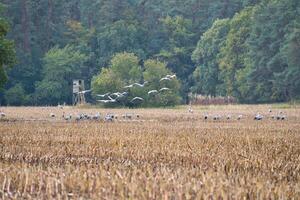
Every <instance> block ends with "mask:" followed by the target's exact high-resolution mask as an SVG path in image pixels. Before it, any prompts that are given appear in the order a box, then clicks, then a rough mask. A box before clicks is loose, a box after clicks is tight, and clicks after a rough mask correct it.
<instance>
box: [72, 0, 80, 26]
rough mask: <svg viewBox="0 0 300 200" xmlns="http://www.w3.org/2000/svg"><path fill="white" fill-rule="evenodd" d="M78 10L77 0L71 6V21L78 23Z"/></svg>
mask: <svg viewBox="0 0 300 200" xmlns="http://www.w3.org/2000/svg"><path fill="white" fill-rule="evenodd" d="M80 18H81V16H80V9H79V1H78V0H77V1H76V2H75V3H73V4H72V6H71V19H73V20H76V21H80Z"/></svg>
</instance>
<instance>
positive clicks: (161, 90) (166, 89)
mask: <svg viewBox="0 0 300 200" xmlns="http://www.w3.org/2000/svg"><path fill="white" fill-rule="evenodd" d="M169 90H171V89H170V88H166V87H164V88H161V89H160V90H159V91H160V92H164V91H169Z"/></svg>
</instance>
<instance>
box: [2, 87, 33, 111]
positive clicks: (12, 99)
mask: <svg viewBox="0 0 300 200" xmlns="http://www.w3.org/2000/svg"><path fill="white" fill-rule="evenodd" d="M28 98H29V97H28V96H26V94H25V90H24V89H23V87H22V85H21V84H20V83H19V84H16V85H15V86H14V87H12V88H10V89H9V90H7V91H6V92H5V99H6V101H7V104H8V105H10V106H21V105H26V104H27V103H28Z"/></svg>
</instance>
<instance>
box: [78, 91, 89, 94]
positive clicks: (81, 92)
mask: <svg viewBox="0 0 300 200" xmlns="http://www.w3.org/2000/svg"><path fill="white" fill-rule="evenodd" d="M91 91H92V90H83V91H80V92H78V94H85V93H88V92H91Z"/></svg>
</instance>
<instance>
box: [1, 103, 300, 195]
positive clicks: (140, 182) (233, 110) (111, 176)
mask: <svg viewBox="0 0 300 200" xmlns="http://www.w3.org/2000/svg"><path fill="white" fill-rule="evenodd" d="M268 108H269V106H267V105H259V106H240V105H236V106H208V107H201V106H199V107H195V108H194V113H193V114H191V113H188V112H187V107H180V108H177V109H138V110H125V109H116V110H101V109H95V108H93V109H74V108H65V109H63V110H61V109H59V108H51V107H49V108H33V107H28V108H25V107H22V108H12V107H7V108H1V110H3V111H4V112H5V113H6V114H7V117H6V118H7V119H9V120H10V121H6V120H3V121H2V122H0V149H1V150H0V199H20V198H25V199H70V198H71V199H77V198H84V199H90V198H92V199H300V121H299V120H300V108H299V107H297V106H293V107H289V108H282V109H281V110H282V111H284V113H285V114H286V115H287V116H288V119H287V120H286V121H274V120H271V119H264V120H263V121H253V119H252V118H253V115H254V114H255V113H256V112H260V113H261V114H263V115H264V116H269V115H270V114H269V113H268ZM279 110H280V108H278V107H274V109H273V113H277V112H279ZM97 111H99V112H101V113H102V114H103V113H107V112H112V113H116V114H119V115H121V114H123V113H127V112H130V113H132V112H134V113H138V114H140V115H141V116H142V117H141V118H142V120H140V121H131V122H114V123H105V122H79V123H76V122H64V121H63V120H61V119H60V117H57V118H56V119H50V118H49V113H50V112H53V113H55V114H56V115H57V116H60V115H62V112H66V113H77V112H86V113H95V112H97ZM204 113H207V114H211V115H213V114H219V113H220V114H222V115H226V114H231V115H232V116H237V115H239V114H243V116H244V118H243V119H242V120H241V121H237V120H234V119H231V120H225V119H221V120H220V121H213V120H208V121H204V120H203V114H204Z"/></svg>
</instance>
